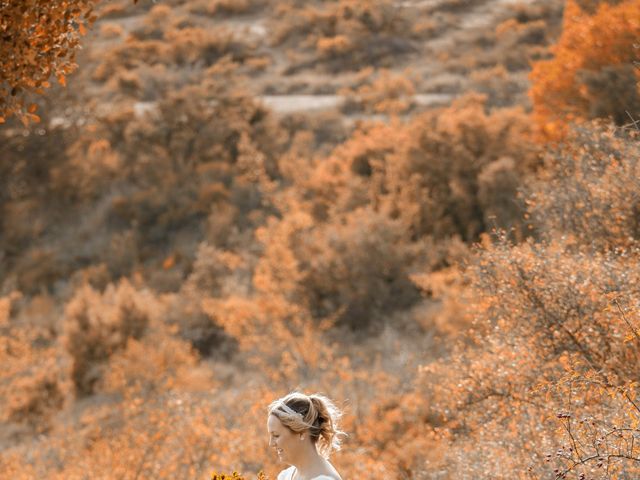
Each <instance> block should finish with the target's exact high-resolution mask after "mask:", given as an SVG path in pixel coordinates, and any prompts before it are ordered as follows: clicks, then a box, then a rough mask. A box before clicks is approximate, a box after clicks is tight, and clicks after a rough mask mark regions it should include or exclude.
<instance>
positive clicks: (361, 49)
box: [272, 0, 415, 71]
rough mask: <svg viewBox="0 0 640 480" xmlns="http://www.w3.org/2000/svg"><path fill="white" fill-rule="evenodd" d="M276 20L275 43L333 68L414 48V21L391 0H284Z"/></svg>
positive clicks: (371, 61) (349, 66) (365, 62)
mask: <svg viewBox="0 0 640 480" xmlns="http://www.w3.org/2000/svg"><path fill="white" fill-rule="evenodd" d="M277 18H278V19H279V20H278V21H276V24H275V27H274V29H273V32H274V33H273V37H272V41H273V43H274V44H276V45H281V44H285V45H295V46H296V47H297V48H299V49H301V50H302V51H303V52H305V53H308V54H311V55H313V57H314V59H313V60H311V63H315V62H321V63H322V64H324V65H325V66H326V67H327V68H328V69H329V70H332V71H337V70H345V69H353V68H359V67H364V66H367V65H380V64H383V63H385V62H386V63H389V62H390V61H392V60H393V59H394V57H397V56H398V55H402V54H406V53H409V52H411V51H413V50H414V49H415V47H414V46H413V45H412V43H411V39H410V38H408V36H409V37H410V36H411V35H412V34H413V30H412V19H411V18H409V16H408V15H407V14H406V13H405V12H404V11H402V10H401V8H400V7H399V6H398V5H395V4H394V2H392V1H390V0H384V1H371V0H340V1H337V2H326V3H325V4H323V5H322V6H321V7H319V6H315V5H305V6H304V7H300V6H298V5H296V4H295V3H294V4H286V3H284V4H280V5H279V7H278V10H277Z"/></svg>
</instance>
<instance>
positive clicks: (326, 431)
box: [269, 392, 346, 458]
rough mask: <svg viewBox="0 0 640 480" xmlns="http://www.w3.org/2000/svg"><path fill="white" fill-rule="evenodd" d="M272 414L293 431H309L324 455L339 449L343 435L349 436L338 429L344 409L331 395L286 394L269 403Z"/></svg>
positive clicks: (327, 455)
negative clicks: (337, 404) (340, 407)
mask: <svg viewBox="0 0 640 480" xmlns="http://www.w3.org/2000/svg"><path fill="white" fill-rule="evenodd" d="M269 415H274V416H275V417H276V418H278V420H280V421H281V422H282V424H283V425H284V426H285V427H287V428H288V429H289V430H291V431H292V432H295V433H302V432H305V431H307V430H309V435H310V437H311V441H312V442H313V443H314V445H316V448H317V449H318V453H320V455H322V456H323V457H325V458H329V455H330V454H331V452H333V451H334V450H340V443H341V439H340V437H342V436H345V435H346V434H345V433H344V432H343V431H341V430H340V429H339V428H338V422H339V420H340V417H341V416H342V412H341V411H340V409H338V407H336V406H335V404H334V403H333V402H332V401H331V400H330V399H329V398H327V397H325V396H324V395H320V394H318V393H314V394H312V395H305V394H304V393H300V392H292V393H290V394H288V395H285V396H284V397H282V398H279V399H278V400H276V401H274V402H272V403H271V405H269Z"/></svg>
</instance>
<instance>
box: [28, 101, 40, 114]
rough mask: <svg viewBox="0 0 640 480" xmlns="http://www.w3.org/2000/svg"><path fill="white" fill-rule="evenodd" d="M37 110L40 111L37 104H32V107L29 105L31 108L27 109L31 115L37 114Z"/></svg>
mask: <svg viewBox="0 0 640 480" xmlns="http://www.w3.org/2000/svg"><path fill="white" fill-rule="evenodd" d="M37 109H38V105H36V104H35V103H32V104H31V105H29V108H28V109H27V111H28V112H29V113H35V111H36V110H37Z"/></svg>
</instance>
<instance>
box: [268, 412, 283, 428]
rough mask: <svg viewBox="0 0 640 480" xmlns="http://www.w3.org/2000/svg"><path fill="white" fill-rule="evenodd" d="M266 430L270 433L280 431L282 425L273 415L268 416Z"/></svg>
mask: <svg viewBox="0 0 640 480" xmlns="http://www.w3.org/2000/svg"><path fill="white" fill-rule="evenodd" d="M267 428H268V429H269V431H270V432H278V431H280V430H282V428H283V425H282V422H281V421H280V420H279V419H278V417H276V416H275V415H269V418H268V419H267Z"/></svg>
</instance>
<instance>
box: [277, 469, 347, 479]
mask: <svg viewBox="0 0 640 480" xmlns="http://www.w3.org/2000/svg"><path fill="white" fill-rule="evenodd" d="M294 473H296V467H293V466H291V467H289V468H287V469H285V470H282V471H281V472H280V473H279V474H278V479H277V480H293V474H294ZM311 480H335V478H333V477H330V476H329V475H318V476H317V477H313V478H312V479H311Z"/></svg>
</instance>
